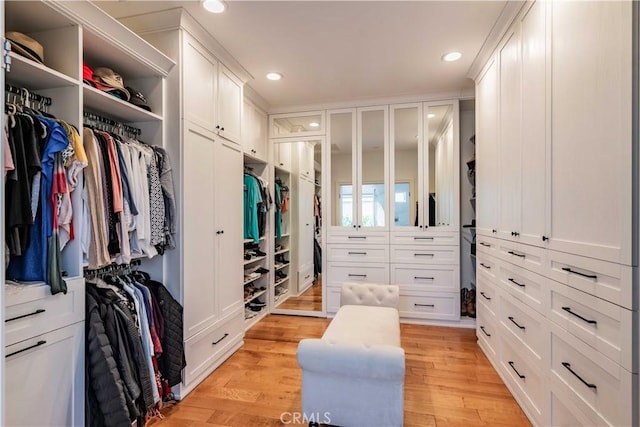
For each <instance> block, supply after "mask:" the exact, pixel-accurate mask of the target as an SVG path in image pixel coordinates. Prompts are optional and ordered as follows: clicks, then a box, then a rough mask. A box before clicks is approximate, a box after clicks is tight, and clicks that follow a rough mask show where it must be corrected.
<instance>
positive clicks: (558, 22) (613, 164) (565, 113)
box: [549, 2, 633, 265]
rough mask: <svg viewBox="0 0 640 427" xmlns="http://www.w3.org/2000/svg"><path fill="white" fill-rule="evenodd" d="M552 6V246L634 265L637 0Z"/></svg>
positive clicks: (556, 3)
mask: <svg viewBox="0 0 640 427" xmlns="http://www.w3.org/2000/svg"><path fill="white" fill-rule="evenodd" d="M552 7H553V28H552V34H553V41H552V49H551V52H552V59H551V64H552V66H551V67H552V71H551V72H552V76H551V78H552V85H551V86H552V91H551V92H552V98H551V99H552V105H551V111H552V116H551V141H552V147H551V158H552V159H553V161H552V163H551V176H550V179H551V206H550V209H551V233H550V234H551V236H550V237H551V240H550V242H549V245H550V247H551V248H552V249H556V250H558V251H563V252H570V253H575V254H579V255H584V256H589V257H594V258H598V259H603V260H607V261H613V262H618V263H623V264H627V265H630V264H631V239H632V234H633V233H632V232H631V231H632V217H631V213H632V204H631V201H632V158H633V153H632V138H631V129H632V94H633V90H632V81H633V79H632V53H633V52H632V40H633V37H632V18H633V13H632V2H553V3H552ZM585 28H588V29H589V31H585V30H584V29H585ZM587 46H588V49H587V48H586V47H587Z"/></svg>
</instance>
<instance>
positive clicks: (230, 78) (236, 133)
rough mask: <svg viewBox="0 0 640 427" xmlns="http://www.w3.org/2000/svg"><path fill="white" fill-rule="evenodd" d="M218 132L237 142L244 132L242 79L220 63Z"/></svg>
mask: <svg viewBox="0 0 640 427" xmlns="http://www.w3.org/2000/svg"><path fill="white" fill-rule="evenodd" d="M216 130H217V131H218V134H219V135H220V136H221V137H223V138H226V139H228V140H229V141H233V142H236V143H238V144H239V143H240V141H241V139H240V138H241V133H242V81H240V79H239V78H237V77H236V76H235V75H234V74H233V73H232V72H231V71H229V69H228V68H227V67H225V66H224V65H222V64H219V65H218V120H217V124H216Z"/></svg>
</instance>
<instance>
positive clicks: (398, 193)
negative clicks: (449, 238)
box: [391, 106, 421, 227]
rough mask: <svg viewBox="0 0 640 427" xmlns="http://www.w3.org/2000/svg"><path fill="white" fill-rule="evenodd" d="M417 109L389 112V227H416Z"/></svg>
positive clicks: (400, 109) (418, 158) (417, 214)
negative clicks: (391, 179) (391, 183)
mask: <svg viewBox="0 0 640 427" xmlns="http://www.w3.org/2000/svg"><path fill="white" fill-rule="evenodd" d="M419 113H420V110H419V108H418V107H417V106H413V107H407V108H396V109H394V111H393V135H392V138H393V156H394V160H393V166H394V169H393V170H394V186H395V187H394V196H393V200H392V201H391V202H392V203H393V207H394V212H393V225H395V226H396V227H414V226H418V218H419V213H418V207H419V206H418V199H419V196H418V191H419V190H418V183H419V177H418V170H419V167H420V165H419V163H420V157H419V152H418V144H419V136H420V135H419V132H420V119H421V118H420V114H419Z"/></svg>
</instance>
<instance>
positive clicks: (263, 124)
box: [242, 97, 269, 162]
mask: <svg viewBox="0 0 640 427" xmlns="http://www.w3.org/2000/svg"><path fill="white" fill-rule="evenodd" d="M268 126H269V119H268V117H267V113H265V112H264V111H262V110H261V109H260V108H259V107H258V106H256V105H255V104H254V103H253V102H251V101H250V100H249V99H247V98H246V97H245V99H244V107H243V111H242V147H243V149H244V152H245V154H247V155H248V156H250V157H252V158H255V159H258V160H262V161H264V162H266V161H267V160H268V159H269V147H268V145H267V144H268V134H267V132H268Z"/></svg>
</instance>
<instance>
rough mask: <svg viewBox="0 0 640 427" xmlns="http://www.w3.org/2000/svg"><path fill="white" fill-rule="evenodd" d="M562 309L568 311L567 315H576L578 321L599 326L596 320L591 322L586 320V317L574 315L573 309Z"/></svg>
mask: <svg viewBox="0 0 640 427" xmlns="http://www.w3.org/2000/svg"><path fill="white" fill-rule="evenodd" d="M562 309H563V310H564V311H566V312H567V313H569V314H573V315H574V316H576V317H577V318H578V319H580V320H584V321H585V322H587V323H589V324H592V325H597V324H598V322H597V321H595V320H589V319H586V318H584V317H582V316H580V315H579V314H577V313H574V312H573V311H571V307H562Z"/></svg>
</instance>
